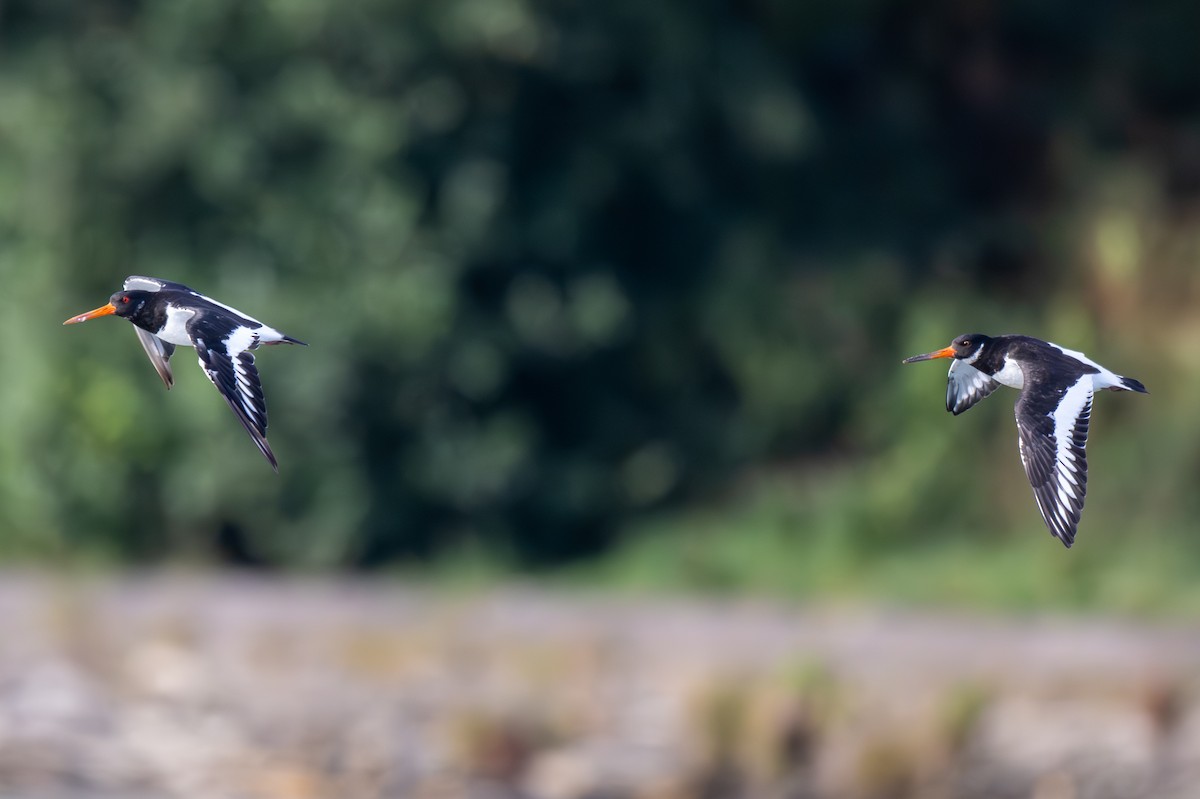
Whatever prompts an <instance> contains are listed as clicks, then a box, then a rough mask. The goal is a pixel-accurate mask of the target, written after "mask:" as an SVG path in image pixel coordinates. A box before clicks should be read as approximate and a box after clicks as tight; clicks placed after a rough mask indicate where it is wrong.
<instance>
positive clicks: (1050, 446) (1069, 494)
mask: <svg viewBox="0 0 1200 799" xmlns="http://www.w3.org/2000/svg"><path fill="white" fill-rule="evenodd" d="M1016 413H1017V431H1018V433H1019V434H1020V435H1019V437H1018V441H1019V442H1020V447H1021V463H1023V464H1024V465H1025V474H1026V476H1027V477H1028V478H1029V482H1030V484H1031V485H1033V496H1034V498H1035V499H1036V500H1037V505H1038V510H1040V511H1041V512H1042V518H1043V519H1044V520H1045V522H1046V526H1047V527H1049V528H1050V533H1051V534H1052V535H1053V536H1054V537H1055V538H1057V539H1058V540H1060V541H1062V542H1063V544H1064V545H1066V546H1068V547H1069V546H1071V544H1073V543H1074V542H1075V530H1076V528H1078V527H1079V514H1080V513H1081V512H1082V510H1083V498H1084V495H1085V494H1086V493H1087V459H1086V457H1085V453H1084V448H1085V447H1086V446H1087V434H1088V423H1089V422H1090V420H1091V417H1092V376H1091V375H1082V376H1080V377H1079V379H1078V380H1076V382H1075V383H1074V384H1072V385H1071V386H1070V387H1069V388H1067V389H1066V390H1065V391H1063V390H1061V389H1060V390H1056V391H1050V392H1044V393H1043V392H1035V391H1030V390H1028V389H1027V390H1026V391H1025V392H1023V393H1022V395H1021V398H1020V400H1018V401H1017V408H1016Z"/></svg>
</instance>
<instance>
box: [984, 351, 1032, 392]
mask: <svg viewBox="0 0 1200 799" xmlns="http://www.w3.org/2000/svg"><path fill="white" fill-rule="evenodd" d="M992 379H993V380H995V381H996V382H997V383H999V384H1000V385H1002V386H1008V387H1009V388H1015V389H1017V390H1018V391H1019V390H1020V389H1022V388H1025V373H1024V372H1022V371H1021V367H1020V366H1018V365H1017V362H1016V361H1014V360H1013V359H1012V358H1009V357H1007V356H1005V358H1004V368H1003V369H1001V370H1000V371H998V372H996V373H995V374H994V375H992Z"/></svg>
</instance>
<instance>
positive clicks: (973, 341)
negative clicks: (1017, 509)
mask: <svg viewBox="0 0 1200 799" xmlns="http://www.w3.org/2000/svg"><path fill="white" fill-rule="evenodd" d="M935 358H953V359H954V361H953V363H951V364H950V374H949V376H948V381H947V388H946V410H948V411H950V412H951V413H953V414H954V415H956V416H957V415H958V414H960V413H962V412H963V411H965V410H967V409H968V408H970V407H971V406H973V405H975V404H976V403H977V402H979V401H980V400H982V399H983V398H984V397H986V396H988V395H989V394H991V393H992V392H993V391H995V390H996V389H997V388H999V387H1000V386H1010V387H1012V388H1015V389H1018V390H1019V391H1020V392H1021V394H1020V396H1019V397H1018V398H1017V404H1016V408H1015V412H1016V417H1017V432H1018V438H1017V441H1018V444H1019V446H1020V452H1021V463H1022V464H1023V465H1024V466H1025V475H1026V476H1027V477H1028V478H1029V482H1030V484H1031V485H1032V486H1033V496H1034V499H1035V500H1036V501H1037V506H1038V510H1039V511H1041V514H1042V519H1043V520H1045V522H1046V526H1047V527H1048V528H1050V533H1051V534H1052V535H1054V537H1055V538H1057V539H1058V540H1059V541H1062V543H1063V544H1064V545H1065V546H1068V547H1069V546H1071V544H1073V543H1074V542H1075V532H1076V530H1077V529H1078V527H1079V517H1080V513H1081V512H1082V511H1083V500H1084V496H1085V494H1086V493H1087V458H1086V456H1085V451H1084V450H1085V448H1086V447H1087V435H1088V424H1089V422H1090V421H1091V417H1092V397H1093V395H1094V394H1095V392H1097V391H1101V390H1103V389H1108V390H1110V391H1138V392H1141V393H1143V394H1145V393H1147V392H1146V387H1145V386H1143V385H1142V384H1141V383H1140V382H1138V381H1137V380H1134V379H1133V378H1131V377H1122V376H1121V375H1118V374H1116V373H1114V372H1111V371H1109V370H1108V369H1105V368H1104V367H1103V366H1101V365H1100V364H1098V363H1096V362H1095V361H1092V360H1091V359H1089V358H1088V357H1087V356H1086V355H1084V354H1083V353H1081V352H1075V351H1074V350H1068V349H1065V348H1063V347H1060V346H1058V345H1057V344H1051V343H1049V342H1047V341H1042V340H1040V339H1036V338H1031V337H1029V336H996V337H994V338H992V337H989V336H985V335H983V334H980V333H971V334H968V335H964V336H959V337H958V338H956V339H955V340H954V341H953V342H951V344H950V346H948V347H945V348H943V349H940V350H937V351H935V352H930V353H926V354H924V355H915V356H913V357H912V358H906V359H905V360H904V363H916V362H917V361H928V360H933V359H935Z"/></svg>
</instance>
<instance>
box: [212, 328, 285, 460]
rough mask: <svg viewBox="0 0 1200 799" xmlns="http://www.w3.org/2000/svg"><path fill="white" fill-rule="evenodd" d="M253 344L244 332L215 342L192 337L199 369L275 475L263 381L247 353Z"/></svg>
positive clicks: (241, 329) (237, 330) (231, 334)
mask: <svg viewBox="0 0 1200 799" xmlns="http://www.w3.org/2000/svg"><path fill="white" fill-rule="evenodd" d="M210 338H216V337H215V336H210ZM254 341H255V339H254V338H253V336H252V335H251V334H250V332H249V331H248V330H247V329H246V328H237V329H236V330H235V331H233V332H232V333H230V334H229V335H228V336H227V337H226V338H225V339H223V340H218V341H210V340H209V338H206V337H205V336H204V335H203V334H202V333H198V332H193V333H192V344H193V345H194V346H195V347H196V354H197V355H198V356H199V360H200V368H201V369H203V370H204V373H205V374H206V375H208V379H209V380H211V381H212V384H213V385H214V386H216V387H217V391H220V392H221V396H222V397H224V398H225V402H227V403H229V408H230V409H231V410H232V411H233V415H234V416H236V417H237V418H238V421H239V422H241V423H242V427H244V428H246V432H247V433H249V434H250V438H252V439H253V440H254V443H255V444H256V445H257V446H258V449H259V451H260V452H262V454H263V456H264V457H265V458H266V459H267V461H268V462H270V464H271V468H272V469H274V470H275V471H276V472H278V471H279V462H278V461H276V460H275V453H273V452H271V445H270V444H268V443H267V402H266V399H265V398H264V397H263V390H262V381H261V380H260V379H259V377H258V369H256V368H255V366H254V355H252V354H251V353H250V352H249V349H250V346H251V345H252V344H253V343H254Z"/></svg>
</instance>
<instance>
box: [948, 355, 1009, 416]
mask: <svg viewBox="0 0 1200 799" xmlns="http://www.w3.org/2000/svg"><path fill="white" fill-rule="evenodd" d="M998 388H1000V384H999V383H997V382H996V381H995V380H993V379H992V378H991V377H989V376H988V375H985V374H984V373H983V372H981V371H979V370H978V369H976V368H975V367H974V366H971V364H969V363H967V362H965V361H960V360H958V359H957V358H956V359H955V360H954V363H952V364H950V374H949V375H947V376H946V410H948V411H950V412H951V413H953V414H954V415H955V416H958V415H959V414H960V413H962V412H963V411H965V410H966V409H967V408H970V407H971V406H972V405H974V404H975V403H977V402H979V401H980V400H981V399H983V398H984V397H986V396H987V395H988V394H991V393H992V392H993V391H995V390H996V389H998Z"/></svg>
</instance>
